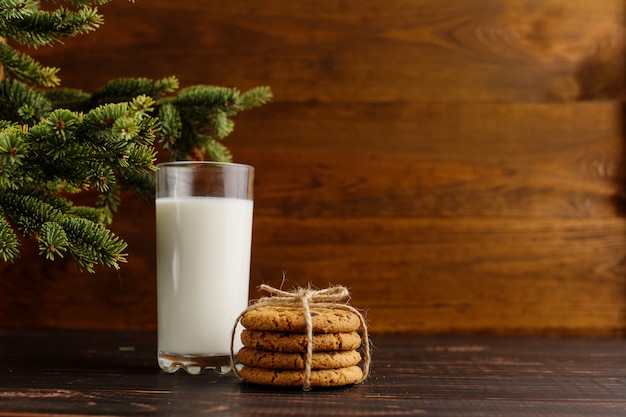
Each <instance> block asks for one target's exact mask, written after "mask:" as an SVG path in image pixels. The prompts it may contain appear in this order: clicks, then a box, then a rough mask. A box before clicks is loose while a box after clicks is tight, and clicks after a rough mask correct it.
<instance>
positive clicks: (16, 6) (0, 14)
mask: <svg viewBox="0 0 626 417" xmlns="http://www.w3.org/2000/svg"><path fill="white" fill-rule="evenodd" d="M38 6H39V2H38V1H36V0H2V1H0V19H2V20H4V21H6V20H10V19H21V18H22V17H23V16H24V15H25V14H29V13H30V12H31V11H33V10H37V8H38Z"/></svg>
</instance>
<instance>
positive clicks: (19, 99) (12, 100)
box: [0, 78, 52, 125]
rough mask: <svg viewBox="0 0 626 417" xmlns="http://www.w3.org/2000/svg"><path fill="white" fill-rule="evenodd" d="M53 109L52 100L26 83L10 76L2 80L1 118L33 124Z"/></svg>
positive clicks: (0, 88) (0, 82)
mask: <svg viewBox="0 0 626 417" xmlns="http://www.w3.org/2000/svg"><path fill="white" fill-rule="evenodd" d="M51 110H52V107H51V104H50V102H49V101H48V100H47V99H46V98H45V97H44V96H43V95H42V94H40V93H39V92H37V91H35V90H33V89H31V88H29V87H28V86H27V85H26V84H24V83H22V82H19V81H15V80H12V79H8V78H7V79H5V80H2V81H0V119H2V120H6V121H10V122H13V123H17V124H25V125H33V124H35V123H37V122H39V121H40V120H42V118H43V116H44V115H47V114H48V113H50V111H51Z"/></svg>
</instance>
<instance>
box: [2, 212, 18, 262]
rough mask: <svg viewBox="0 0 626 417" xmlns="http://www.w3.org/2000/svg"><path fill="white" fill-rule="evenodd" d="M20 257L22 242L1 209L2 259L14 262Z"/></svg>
mask: <svg viewBox="0 0 626 417" xmlns="http://www.w3.org/2000/svg"><path fill="white" fill-rule="evenodd" d="M19 255H20V241H19V238H18V237H17V235H16V234H15V232H14V231H13V227H12V226H11V224H10V223H9V222H8V221H7V220H6V219H5V218H4V215H3V213H2V209H0V258H1V259H2V260H3V261H5V262H6V261H12V260H14V259H16V258H17V257H18V256H19Z"/></svg>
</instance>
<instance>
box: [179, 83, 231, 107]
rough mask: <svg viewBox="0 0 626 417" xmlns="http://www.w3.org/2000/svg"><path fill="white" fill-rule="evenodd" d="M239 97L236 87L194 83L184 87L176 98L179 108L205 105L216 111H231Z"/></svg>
mask: <svg viewBox="0 0 626 417" xmlns="http://www.w3.org/2000/svg"><path fill="white" fill-rule="evenodd" d="M238 98H239V91H238V90H236V89H234V88H227V87H216V86H211V85H194V86H191V87H187V88H184V89H182V90H181V91H180V92H179V93H178V95H177V96H176V98H175V99H174V105H175V106H177V107H178V108H194V107H203V108H206V109H212V110H213V111H216V112H230V111H232V110H233V108H234V106H235V104H236V103H237V101H238Z"/></svg>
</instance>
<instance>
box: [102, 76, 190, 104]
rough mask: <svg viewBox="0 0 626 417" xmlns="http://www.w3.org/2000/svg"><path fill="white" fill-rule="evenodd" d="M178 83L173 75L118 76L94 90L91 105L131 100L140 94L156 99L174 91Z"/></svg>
mask: <svg viewBox="0 0 626 417" xmlns="http://www.w3.org/2000/svg"><path fill="white" fill-rule="evenodd" d="M178 85H179V84H178V79H177V78H176V77H173V76H171V77H166V78H162V79H160V80H151V79H148V78H120V79H116V80H112V81H110V82H108V83H107V84H105V85H104V86H103V87H101V88H100V89H98V90H96V91H95V92H94V93H93V94H92V96H91V106H93V107H96V106H99V105H101V104H107V103H120V102H127V101H132V100H134V99H135V98H136V97H137V96H141V95H144V96H149V97H152V98H153V99H155V100H158V99H160V98H163V97H165V96H167V95H168V94H171V93H173V92H174V91H176V90H177V89H178Z"/></svg>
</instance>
